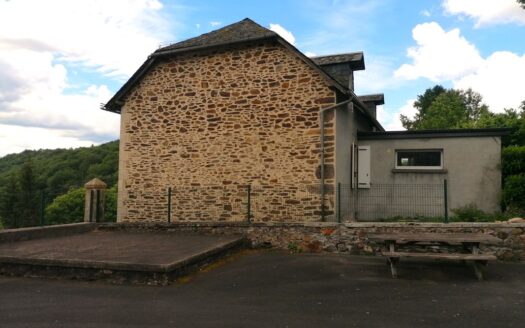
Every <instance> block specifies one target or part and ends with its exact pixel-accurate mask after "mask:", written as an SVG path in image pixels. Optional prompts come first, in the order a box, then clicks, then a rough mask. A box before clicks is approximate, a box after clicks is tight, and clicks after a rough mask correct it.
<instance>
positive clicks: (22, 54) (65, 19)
mask: <svg viewBox="0 0 525 328" xmlns="http://www.w3.org/2000/svg"><path fill="white" fill-rule="evenodd" d="M123 8H125V10H123ZM161 9H162V4H161V3H160V2H159V1H157V0H134V1H125V0H118V1H110V2H108V1H102V0H96V1H87V0H86V1H67V0H50V1H46V2H42V1H30V0H18V1H1V2H0V72H2V77H1V78H0V125H1V144H0V156H2V155H5V154H7V153H10V152H19V151H22V150H24V149H26V148H31V149H35V148H55V147H71V146H83V145H89V144H93V143H99V142H101V141H107V140H109V139H115V138H117V137H118V131H119V129H118V126H119V116H118V115H116V114H112V113H108V112H104V111H101V110H100V109H99V105H100V103H105V102H107V101H108V100H109V98H110V97H111V94H112V93H111V92H110V91H109V90H108V88H107V87H106V86H105V85H103V84H102V83H99V85H92V86H89V87H88V86H83V87H82V86H80V87H79V86H75V87H74V88H73V87H72V86H71V85H70V83H69V81H68V74H69V72H68V69H71V68H74V71H75V72H78V71H80V72H85V71H95V72H98V73H99V74H101V78H103V76H104V75H105V76H106V78H109V79H118V80H119V82H122V81H123V80H124V79H125V78H127V77H128V76H129V75H130V74H131V73H133V72H134V71H135V70H136V69H137V68H138V67H139V65H140V64H141V63H142V61H143V60H144V59H145V58H146V56H147V55H148V54H149V53H151V52H152V51H153V50H155V48H156V47H157V46H158V44H160V43H161V41H162V40H164V39H167V38H168V37H167V35H168V34H167V30H168V27H169V23H168V22H167V19H166V18H165V17H164V16H163V14H162V12H161V11H160V10H161ZM75 72H74V73H75ZM79 75H80V74H79Z"/></svg>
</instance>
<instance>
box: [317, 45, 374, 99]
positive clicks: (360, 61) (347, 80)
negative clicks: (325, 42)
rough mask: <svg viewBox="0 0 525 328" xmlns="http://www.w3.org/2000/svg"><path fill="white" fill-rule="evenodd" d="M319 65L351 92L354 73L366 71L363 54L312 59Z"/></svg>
mask: <svg viewBox="0 0 525 328" xmlns="http://www.w3.org/2000/svg"><path fill="white" fill-rule="evenodd" d="M311 59H312V60H313V61H314V62H315V63H316V64H317V65H319V66H321V68H322V69H323V70H324V71H325V72H326V73H328V74H329V75H330V76H331V77H333V78H334V79H335V80H336V81H337V82H339V83H341V84H342V85H344V86H345V87H348V88H349V89H350V90H352V91H353V90H354V71H360V70H364V69H365V58H364V55H363V53H362V52H351V53H346V54H338V55H328V56H320V57H312V58H311Z"/></svg>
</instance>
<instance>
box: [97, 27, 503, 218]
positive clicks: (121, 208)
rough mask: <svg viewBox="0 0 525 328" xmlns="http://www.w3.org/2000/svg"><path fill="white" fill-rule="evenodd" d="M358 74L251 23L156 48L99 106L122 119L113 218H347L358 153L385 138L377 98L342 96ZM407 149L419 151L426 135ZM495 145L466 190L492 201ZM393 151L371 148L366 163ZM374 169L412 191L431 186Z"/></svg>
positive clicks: (359, 172) (418, 177)
mask: <svg viewBox="0 0 525 328" xmlns="http://www.w3.org/2000/svg"><path fill="white" fill-rule="evenodd" d="M364 68H365V64H364V55H363V53H361V52H356V53H348V54H338V55H332V56H322V57H315V58H309V57H307V56H305V55H304V54H303V53H301V52H300V51H299V50H297V49H296V48H295V47H294V46H293V45H291V44H289V43H288V42H287V41H286V40H284V39H283V38H282V37H280V36H279V35H278V34H276V33H274V32H273V31H270V30H268V29H266V28H264V27H262V26H260V25H258V24H256V23H255V22H253V21H252V20H250V19H245V20H242V21H240V22H237V23H235V24H232V25H229V26H226V27H223V28H221V29H218V30H215V31H212V32H210V33H207V34H203V35H200V36H198V37H195V38H192V39H188V40H185V41H182V42H179V43H175V44H172V45H169V46H167V47H163V48H160V49H158V50H157V51H155V52H154V53H153V54H151V55H150V56H149V57H148V58H147V60H146V61H145V62H144V64H143V65H142V66H141V67H140V68H139V69H138V70H137V72H135V74H133V76H132V77H131V78H130V79H129V81H127V82H126V83H125V84H124V86H123V87H122V88H121V89H120V90H119V91H118V92H117V93H116V94H115V95H114V97H113V98H111V99H110V100H109V102H108V103H107V104H106V105H105V106H104V109H105V110H108V111H112V112H115V113H120V115H121V133H120V135H121V138H120V159H119V184H118V188H119V198H118V220H119V221H139V220H146V221H166V220H172V221H176V220H244V219H246V212H247V206H248V203H249V204H250V205H249V211H250V212H249V214H248V215H249V217H250V218H251V219H253V220H256V221H257V220H260V221H297V220H300V221H318V220H335V219H339V220H350V219H353V218H354V217H355V215H356V210H355V208H356V207H355V206H356V205H355V201H351V200H352V199H354V198H355V197H354V194H356V192H355V191H357V190H358V189H359V188H358V187H362V188H370V185H371V184H372V185H373V184H374V179H373V177H372V180H370V178H371V174H375V173H374V171H373V170H372V171H370V168H369V166H370V153H369V152H368V151H366V149H368V150H370V147H372V148H374V147H375V146H371V144H372V142H375V140H373V141H372V140H371V138H374V137H373V136H374V135H375V134H376V133H379V134H378V135H379V136H385V135H388V132H384V129H383V127H382V126H381V124H380V123H379V122H378V121H377V119H376V106H377V105H381V104H383V103H384V97H383V95H382V94H375V95H365V96H359V97H358V96H356V94H355V93H354V91H353V90H354V74H353V73H354V71H357V70H363V69H364ZM480 133H481V134H483V132H482V131H481V132H479V131H478V134H477V135H475V136H474V137H476V136H479V135H480ZM459 134H461V133H459ZM499 134H501V133H500V132H497V131H492V132H491V133H489V137H490V138H495V139H497V140H499V139H498V138H499V137H498V135H499ZM371 136H372V137H371ZM455 136H456V137H457V136H458V135H455ZM360 137H363V141H365V140H366V142H367V146H365V147H362V149H360V148H359V142H360ZM449 137H450V136H449ZM485 137H486V136H483V138H481V139H479V140H481V141H479V142H481V144H483V142H484V141H483V140H485V139H487V138H485ZM458 138H461V136H459V137H458ZM381 140H384V139H381ZM403 140H406V139H403V138H401V140H400V142H402V141H403ZM411 140H412V141H413V140H420V143H419V144H418V143H417V142H416V143H415V144H414V142H412V143H411V144H410V146H409V148H410V149H416V148H417V151H422V150H424V149H426V146H421V142H422V143H423V144H426V140H427V137H426V136H425V137H423V139H421V138H419V139H411ZM421 140H422V141H421ZM487 142H488V143H489V144H490V145H492V144H493V143H492V141H487ZM498 142H499V141H495V142H494V145H495V146H494V147H493V148H494V150H493V154H492V153H491V154H492V155H491V156H489V158H487V159H486V161H485V162H483V163H480V164H479V165H482V166H483V167H489V168H488V169H487V170H484V171H483V172H484V174H488V175H489V176H490V178H489V180H490V181H491V182H492V184H490V183H485V184H480V185H476V187H480V186H481V187H482V188H486V190H484V191H486V192H490V193H491V194H494V195H495V196H494V197H496V198H495V199H497V197H498V196H497V195H498V192H499V185H497V184H496V183H495V181H496V180H498V178H499V171H498V169H497V164H498V163H497V162H498V161H499V160H497V158H498V156H499V148H498V149H496V148H497V147H499V144H498ZM367 147H368V148H367ZM395 147H401V148H403V146H399V144H396V145H395ZM444 147H445V146H443V145H442V144H440V143H439V142H437V143H433V144H432V147H431V148H432V149H440V151H441V153H440V154H442V155H440V156H442V157H440V161H441V162H440V163H441V164H440V165H441V166H440V167H441V170H442V171H441V174H442V175H443V174H445V175H446V174H447V173H446V172H445V171H446V168H444V167H443V159H442V158H443V157H445V156H453V154H449V153H448V151H447V150H444ZM491 147H492V146H491ZM377 148H378V149H379V147H377ZM387 148H388V147H387ZM396 149H397V148H395V149H394V148H392V149H390V148H388V149H386V148H384V147H383V148H381V153H377V155H373V161H372V166H373V165H374V163H375V162H376V161H379V162H385V160H384V159H383V160H381V159H378V158H375V157H376V156H383V157H384V156H394V155H389V153H390V152H392V151H393V152H394V153H395V152H396ZM363 150H364V152H363ZM367 152H368V155H366V154H364V155H362V154H363V153H367ZM360 154H361V156H360ZM373 154H375V153H373ZM409 155H410V154H408V155H407V156H409ZM367 156H368V158H369V160H368V163H366V161H363V159H366V157H367ZM430 156H431V157H432V155H430ZM412 157H414V155H412ZM415 157H417V158H416V160H417V161H419V157H421V156H419V157H418V156H417V154H416V156H415ZM358 158H360V159H361V160H358ZM395 161H397V159H394V158H393V157H392V159H388V162H391V163H395ZM358 164H359V165H358ZM367 165H368V168H367V167H366V166H367ZM384 169H385V170H387V171H386V172H383V173H384V174H386V175H387V176H388V177H390V175H392V174H398V175H399V174H405V177H406V176H407V175H410V174H412V175H415V176H414V177H412V178H410V179H409V180H410V181H411V182H414V181H415V182H419V183H421V181H426V180H425V179H428V176H429V174H430V179H431V180H432V179H435V177H436V175H435V174H436V173H434V172H430V171H425V168H424V167H423V168H421V167H419V170H420V172H419V173H418V172H416V171H417V170H418V169H417V168H412V171H410V173H409V172H408V171H406V172H403V171H402V170H403V168H398V170H401V172H402V173H397V172H392V170H391V169H392V168H390V167H385V168H384ZM394 169H395V168H394ZM434 169H435V168H434ZM451 169H452V168H449V171H450V170H451ZM421 170H422V171H421ZM478 171H479V170H478ZM487 172H488V173H487ZM383 173H381V174H383ZM377 175H378V176H379V175H380V174H377ZM476 178H478V177H474V179H476ZM479 178H482V177H481V176H480V177H479ZM388 179H390V178H388ZM388 179H387V178H386V177H385V180H388ZM360 180H361V182H360ZM365 180H366V181H365ZM390 180H391V179H390ZM390 180H389V181H390ZM363 181H365V183H363ZM451 184H452V182H451ZM248 186H250V187H249V188H250V200H249V201H248V199H247V194H248V191H247V188H248ZM342 190H343V191H344V192H342ZM489 198H491V197H484V198H483V202H484V204H491V205H489V206H493V205H494V204H493V203H497V200H494V199H492V198H491V199H489ZM475 201H476V200H475V199H474V202H475ZM459 203H461V201H460V202H459ZM459 203H458V204H459Z"/></svg>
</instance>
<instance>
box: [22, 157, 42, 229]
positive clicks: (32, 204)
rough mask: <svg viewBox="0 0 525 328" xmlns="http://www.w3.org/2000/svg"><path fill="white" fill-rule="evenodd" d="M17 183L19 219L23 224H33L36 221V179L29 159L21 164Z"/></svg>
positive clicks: (35, 223)
mask: <svg viewBox="0 0 525 328" xmlns="http://www.w3.org/2000/svg"><path fill="white" fill-rule="evenodd" d="M18 185H19V187H20V192H19V204H20V208H21V211H20V219H21V220H23V221H24V224H23V225H26V226H35V225H37V223H38V198H37V186H36V179H35V175H34V173H33V164H32V162H31V160H29V161H26V162H25V163H24V165H23V166H22V169H21V170H20V175H19V180H18Z"/></svg>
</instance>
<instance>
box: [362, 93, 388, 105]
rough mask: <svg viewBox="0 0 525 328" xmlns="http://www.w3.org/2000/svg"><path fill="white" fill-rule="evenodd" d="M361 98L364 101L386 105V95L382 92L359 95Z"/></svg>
mask: <svg viewBox="0 0 525 328" xmlns="http://www.w3.org/2000/svg"><path fill="white" fill-rule="evenodd" d="M357 98H358V99H359V100H361V101H362V102H364V103H368V102H371V103H374V104H376V105H384V104H385V95H384V94H382V93H376V94H372V95H363V96H357Z"/></svg>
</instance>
